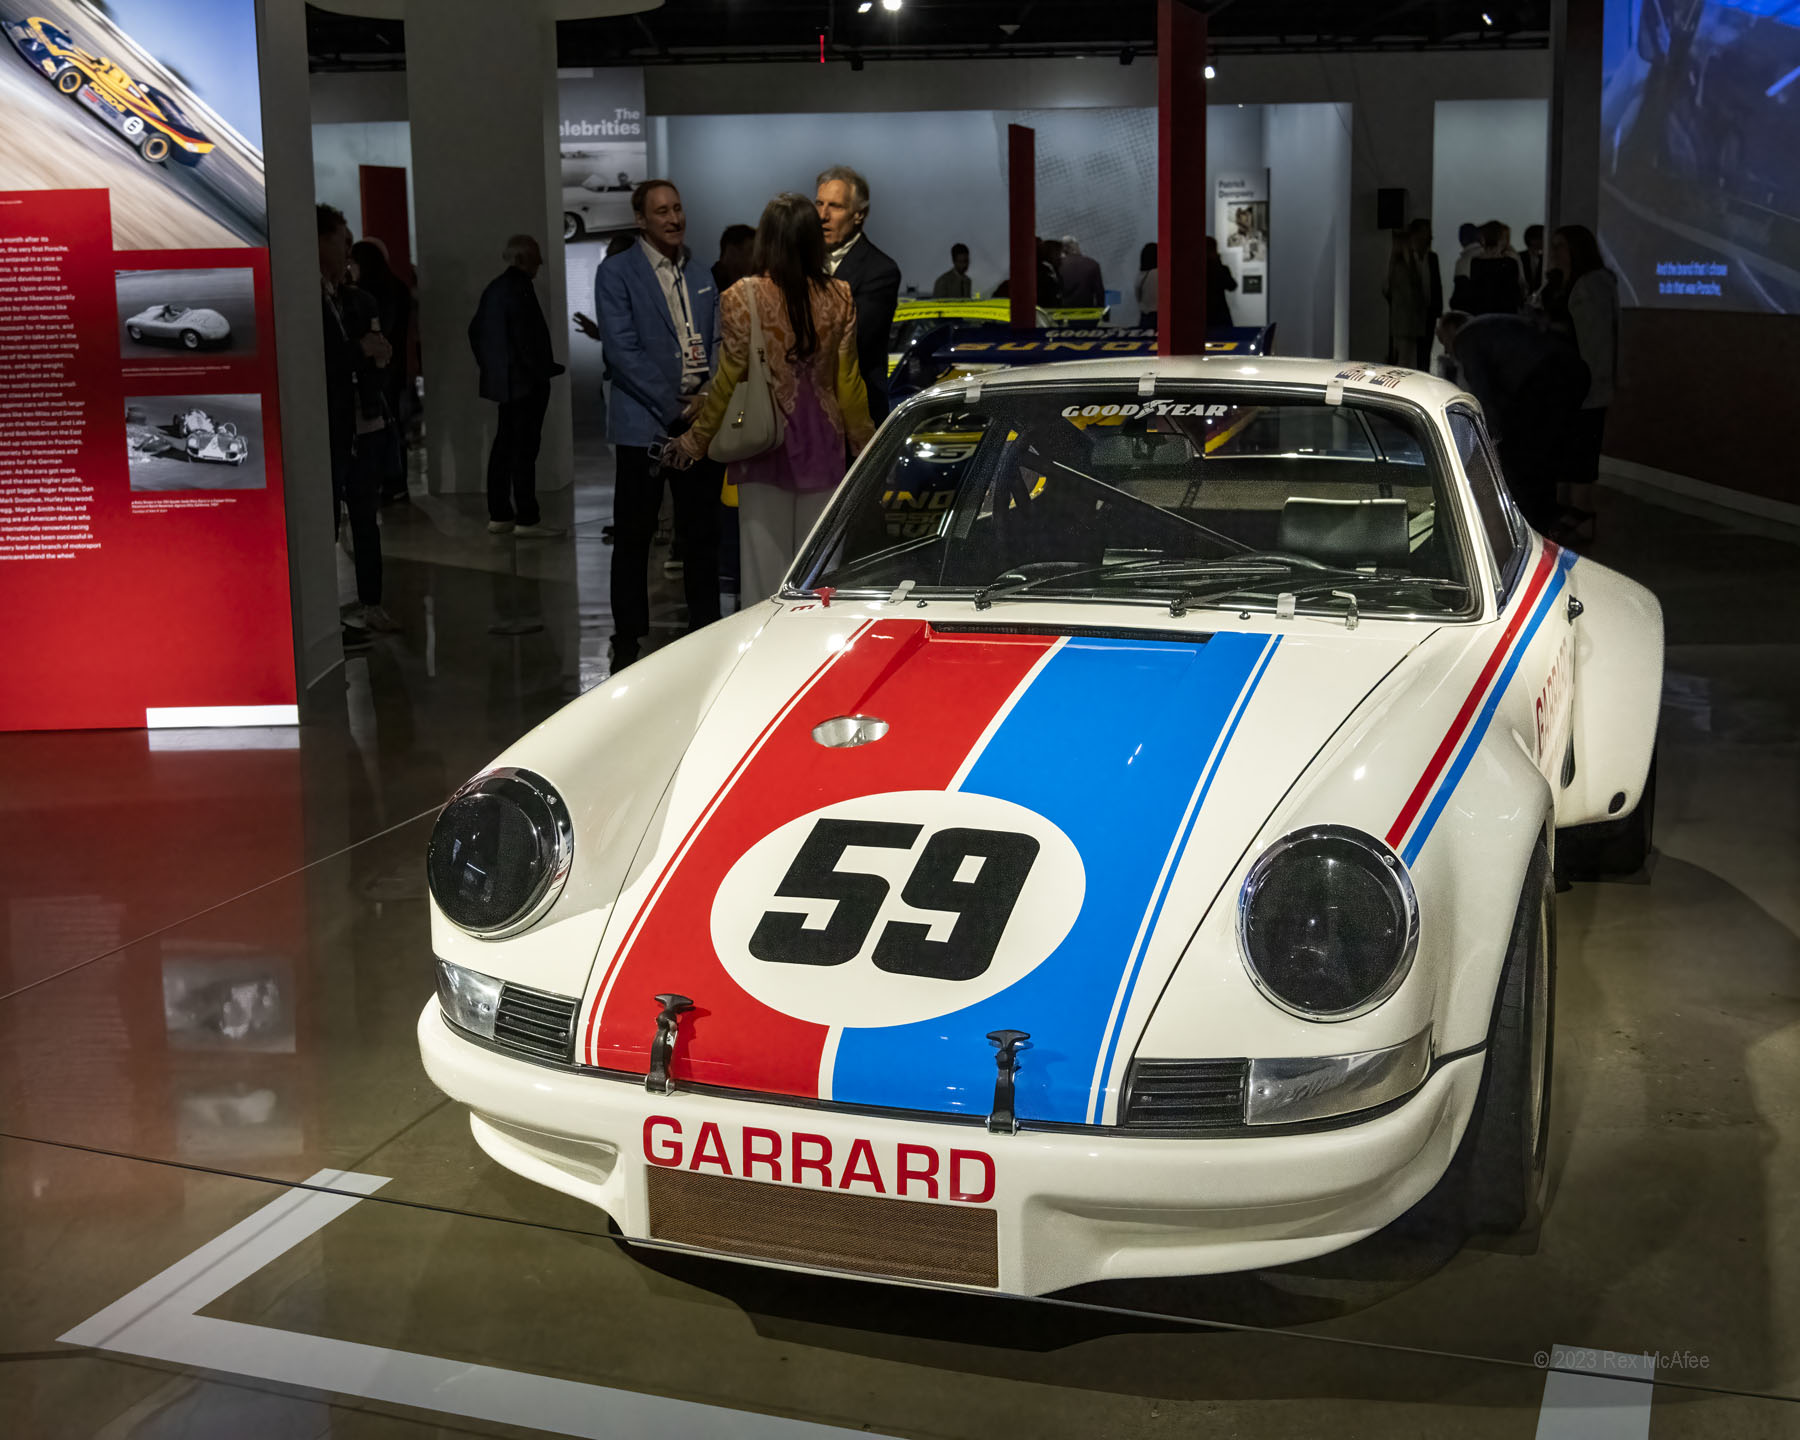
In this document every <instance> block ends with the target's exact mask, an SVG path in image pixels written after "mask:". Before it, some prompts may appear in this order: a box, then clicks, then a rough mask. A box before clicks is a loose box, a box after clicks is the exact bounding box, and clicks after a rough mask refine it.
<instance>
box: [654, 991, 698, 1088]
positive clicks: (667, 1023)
mask: <svg viewBox="0 0 1800 1440" xmlns="http://www.w3.org/2000/svg"><path fill="white" fill-rule="evenodd" d="M656 1003H657V1004H659V1005H661V1006H662V1009H661V1010H660V1011H659V1012H657V1016H656V1038H655V1039H653V1040H652V1041H651V1042H650V1072H649V1073H648V1074H647V1075H645V1076H644V1088H645V1089H646V1090H648V1091H649V1092H650V1093H651V1094H652V1095H672V1094H674V1093H675V1081H674V1080H673V1079H672V1078H671V1077H670V1075H669V1064H670V1062H671V1061H673V1060H674V1058H675V1042H676V1041H677V1040H678V1039H680V1038H681V1015H682V1012H683V1011H684V1010H692V1009H693V1008H694V1002H693V1001H692V1000H690V999H688V997H687V996H685V995H658V996H657V997H656Z"/></svg>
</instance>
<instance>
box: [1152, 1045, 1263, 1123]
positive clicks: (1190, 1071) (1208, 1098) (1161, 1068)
mask: <svg viewBox="0 0 1800 1440" xmlns="http://www.w3.org/2000/svg"><path fill="white" fill-rule="evenodd" d="M1249 1075H1250V1062H1249V1061H1248V1060H1134V1061H1132V1063H1131V1076H1130V1079H1129V1080H1128V1081H1127V1082H1126V1088H1125V1123H1126V1124H1127V1125H1131V1126H1136V1127H1139V1128H1142V1129H1145V1130H1215V1129H1218V1128H1220V1127H1222V1126H1227V1125H1242V1124H1243V1123H1244V1084H1245V1081H1246V1080H1247V1079H1248V1078H1249Z"/></svg>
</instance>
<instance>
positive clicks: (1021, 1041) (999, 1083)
mask: <svg viewBox="0 0 1800 1440" xmlns="http://www.w3.org/2000/svg"><path fill="white" fill-rule="evenodd" d="M987 1038H988V1039H989V1041H991V1042H992V1043H993V1045H994V1046H995V1048H996V1050H997V1052H998V1053H997V1054H996V1055H995V1056H994V1064H995V1066H996V1067H997V1068H998V1070H999V1072H1000V1073H999V1074H998V1075H996V1076H995V1077H994V1108H993V1109H992V1110H991V1111H990V1112H989V1113H988V1122H987V1128H988V1131H989V1133H991V1134H994V1135H1011V1134H1014V1133H1015V1132H1017V1130H1018V1128H1019V1121H1018V1117H1017V1116H1016V1115H1015V1114H1014V1113H1013V1076H1014V1075H1016V1074H1017V1073H1018V1070H1019V1052H1020V1051H1021V1050H1029V1049H1030V1048H1031V1045H1030V1040H1031V1032H1030V1031H1029V1030H990V1031H988V1037H987Z"/></svg>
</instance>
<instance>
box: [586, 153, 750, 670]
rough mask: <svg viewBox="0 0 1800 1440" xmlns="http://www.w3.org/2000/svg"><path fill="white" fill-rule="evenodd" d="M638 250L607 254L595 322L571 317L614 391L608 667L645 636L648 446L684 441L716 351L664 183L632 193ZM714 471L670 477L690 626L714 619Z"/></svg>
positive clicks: (706, 284)
mask: <svg viewBox="0 0 1800 1440" xmlns="http://www.w3.org/2000/svg"><path fill="white" fill-rule="evenodd" d="M631 208H632V213H633V216H634V217H635V218H636V220H637V224H638V242H637V244H635V245H632V246H631V247H630V248H628V249H625V250H621V251H620V252H619V253H618V254H617V255H613V256H609V257H608V258H607V259H606V260H605V261H604V262H603V263H602V264H601V266H600V269H599V272H598V273H597V274H596V275H595V276H594V307H595V309H596V310H597V311H598V312H599V316H600V319H599V323H598V324H595V322H594V321H592V320H590V319H588V317H587V316H585V315H577V316H576V317H575V323H576V325H577V326H578V327H580V329H581V331H582V333H583V334H585V335H587V336H588V337H589V338H590V339H594V340H598V341H599V342H600V343H601V345H602V346H603V347H604V349H605V353H606V376H607V379H608V380H610V381H611V382H612V389H611V391H610V392H609V394H608V397H607V404H606V438H607V439H608V440H609V441H611V442H612V447H613V461H614V465H613V562H612V610H613V646H612V663H613V669H615V670H619V669H622V668H623V667H625V666H626V665H629V664H631V663H632V661H634V660H636V659H637V658H638V652H639V649H640V648H641V646H642V644H643V641H644V639H645V637H646V636H648V635H649V633H650V580H649V567H650V542H651V541H652V540H653V539H654V538H655V536H656V521H657V515H658V512H660V511H661V509H662V496H663V478H664V472H663V470H662V468H661V467H660V466H658V465H656V464H654V463H653V462H652V458H651V454H650V447H651V446H652V445H653V444H656V443H658V442H659V441H660V440H662V439H664V438H666V437H668V436H670V435H674V434H679V433H680V431H681V430H682V429H684V428H685V423H684V422H686V421H688V420H690V419H691V418H692V417H693V414H694V412H695V411H696V410H697V409H698V408H699V396H700V391H701V388H702V387H703V386H704V385H705V384H706V381H707V378H708V376H709V375H710V374H711V373H712V366H713V357H714V355H715V354H716V353H717V350H718V344H719V292H718V290H717V289H716V288H715V286H714V285H713V281H712V277H711V276H710V275H709V274H707V272H706V269H705V268H704V267H694V266H692V265H690V264H689V263H688V251H687V246H686V245H685V244H684V243H683V241H684V240H685V238H686V236H687V213H686V212H685V211H684V210H683V209H682V205H681V192H680V191H679V190H677V189H676V188H675V186H674V184H673V183H671V182H670V181H668V180H646V181H644V182H643V183H642V184H641V185H639V186H638V187H637V189H636V190H634V191H632V194H631ZM723 478H724V475H723V471H722V470H721V468H720V467H719V466H718V465H716V464H713V463H711V462H709V461H705V460H702V461H700V462H699V463H698V464H696V465H694V466H692V467H691V468H689V469H686V470H675V471H671V472H669V474H668V482H669V489H670V491H671V493H672V495H673V497H674V501H675V544H676V546H677V547H678V551H679V554H680V556H681V583H682V593H683V596H684V598H685V599H686V601H687V612H688V629H689V630H698V629H699V628H700V627H701V626H702V625H708V624H711V623H712V622H713V621H714V620H717V619H718V618H719V486H720V483H721V481H722V480H723Z"/></svg>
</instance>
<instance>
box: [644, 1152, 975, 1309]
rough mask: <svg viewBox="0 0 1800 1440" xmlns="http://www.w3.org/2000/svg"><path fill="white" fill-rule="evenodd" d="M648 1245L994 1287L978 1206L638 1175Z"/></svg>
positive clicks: (718, 1178)
mask: <svg viewBox="0 0 1800 1440" xmlns="http://www.w3.org/2000/svg"><path fill="white" fill-rule="evenodd" d="M645 1179H646V1182H647V1184H648V1188H649V1199H650V1234H651V1237H652V1238H653V1239H657V1240H669V1241H672V1242H674V1243H676V1244H679V1245H693V1246H696V1247H698V1248H700V1249H703V1250H714V1251H718V1252H720V1253H722V1254H726V1255H742V1256H746V1257H748V1258H751V1259H756V1260H776V1261H781V1262H784V1263H786V1264H790V1265H808V1266H813V1267H815V1268H818V1269H823V1270H845V1271H850V1272H853V1273H855V1274H859V1275H880V1276H887V1277H889V1278H892V1279H897V1280H926V1281H935V1282H937V1283H939V1284H948V1285H979V1286H983V1287H985V1288H987V1289H993V1288H995V1287H997V1286H998V1285H999V1283H1000V1241H999V1233H1000V1232H999V1216H998V1214H997V1213H996V1212H995V1211H993V1210H988V1209H984V1208H983V1207H981V1206H978V1205H945V1204H941V1203H940V1204H934V1203H932V1202H931V1201H928V1200H890V1199H886V1198H884V1197H882V1196H879V1195H849V1194H844V1193H842V1192H840V1191H835V1190H815V1189H811V1188H809V1187H806V1186H800V1185H778V1184H772V1183H768V1182H765V1181H760V1180H737V1179H731V1178H728V1177H726V1176H722V1175H696V1174H694V1173H692V1172H691V1171H687V1170H676V1169H672V1168H670V1167H667V1166H661V1165H653V1166H651V1167H650V1168H649V1169H648V1171H647V1172H646V1176H645Z"/></svg>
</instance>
